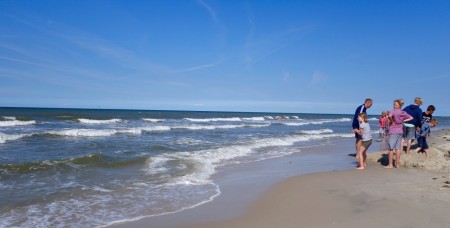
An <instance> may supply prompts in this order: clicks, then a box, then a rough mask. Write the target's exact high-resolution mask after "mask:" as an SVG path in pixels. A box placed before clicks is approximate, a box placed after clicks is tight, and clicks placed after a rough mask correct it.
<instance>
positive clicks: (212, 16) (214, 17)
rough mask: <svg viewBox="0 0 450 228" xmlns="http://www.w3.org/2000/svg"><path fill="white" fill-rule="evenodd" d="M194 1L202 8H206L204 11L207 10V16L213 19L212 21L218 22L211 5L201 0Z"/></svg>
mask: <svg viewBox="0 0 450 228" xmlns="http://www.w3.org/2000/svg"><path fill="white" fill-rule="evenodd" d="M196 2H197V3H198V4H199V5H201V6H202V7H203V8H205V9H206V11H207V12H208V14H209V16H210V17H211V18H212V19H213V20H214V22H216V23H219V18H218V17H217V13H216V11H215V10H214V9H213V8H212V7H211V6H209V5H208V4H206V3H205V2H204V1H203V0H196Z"/></svg>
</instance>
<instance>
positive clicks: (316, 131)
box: [299, 128, 333, 135]
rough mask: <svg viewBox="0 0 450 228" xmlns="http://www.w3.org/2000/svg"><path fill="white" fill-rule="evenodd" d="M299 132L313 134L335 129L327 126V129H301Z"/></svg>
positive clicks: (329, 131) (330, 131)
mask: <svg viewBox="0 0 450 228" xmlns="http://www.w3.org/2000/svg"><path fill="white" fill-rule="evenodd" d="M299 132H300V133H303V134H310V135H312V134H323V133H333V130H331V129H328V128H326V129H320V130H301V131H299Z"/></svg>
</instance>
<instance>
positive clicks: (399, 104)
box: [394, 99, 405, 109]
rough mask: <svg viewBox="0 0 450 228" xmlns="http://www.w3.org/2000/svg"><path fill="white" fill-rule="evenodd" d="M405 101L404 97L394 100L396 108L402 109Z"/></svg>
mask: <svg viewBox="0 0 450 228" xmlns="http://www.w3.org/2000/svg"><path fill="white" fill-rule="evenodd" d="M404 103H405V102H403V99H397V100H394V109H401V108H402V106H403V104H404Z"/></svg>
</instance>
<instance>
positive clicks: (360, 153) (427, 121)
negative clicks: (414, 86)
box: [352, 97, 437, 169]
mask: <svg viewBox="0 0 450 228" xmlns="http://www.w3.org/2000/svg"><path fill="white" fill-rule="evenodd" d="M372 104H373V101H372V99H370V98H367V99H366V100H365V101H364V104H362V105H360V106H358V107H357V108H356V111H355V115H354V117H353V123H352V127H353V130H352V131H353V133H355V138H356V143H355V149H356V155H357V158H358V167H357V169H364V168H365V167H366V165H367V164H366V158H367V149H368V148H369V147H370V145H371V144H372V134H371V130H370V125H369V123H368V121H367V114H366V111H367V109H369V108H370V107H372ZM403 104H404V102H403V100H402V99H397V100H394V104H393V106H394V107H393V110H390V111H386V112H382V115H381V116H380V118H379V126H380V131H379V134H380V138H379V140H378V141H383V142H384V141H385V140H387V144H388V147H389V156H388V157H389V164H388V165H387V166H386V168H394V167H396V168H397V167H399V166H400V157H401V153H402V151H403V148H404V144H405V143H406V151H405V152H406V153H409V152H410V150H411V144H412V141H413V140H414V139H417V145H418V146H417V148H416V149H415V151H416V152H424V153H425V155H426V156H428V152H427V149H428V144H427V140H426V139H427V137H428V136H430V128H431V127H434V126H436V125H437V120H436V119H433V113H434V111H435V110H436V108H435V107H434V106H433V105H429V106H428V108H427V111H426V112H422V109H421V108H420V106H421V105H422V104H423V100H422V98H420V97H416V98H415V99H414V104H411V105H409V106H407V107H405V108H404V109H402V106H403ZM394 152H395V155H396V160H395V164H394Z"/></svg>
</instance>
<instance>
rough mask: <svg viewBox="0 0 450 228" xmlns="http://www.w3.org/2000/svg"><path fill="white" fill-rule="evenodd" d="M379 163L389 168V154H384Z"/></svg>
mask: <svg viewBox="0 0 450 228" xmlns="http://www.w3.org/2000/svg"><path fill="white" fill-rule="evenodd" d="M378 162H379V163H380V164H381V165H383V166H387V165H389V155H388V154H382V155H381V158H380V159H378Z"/></svg>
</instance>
